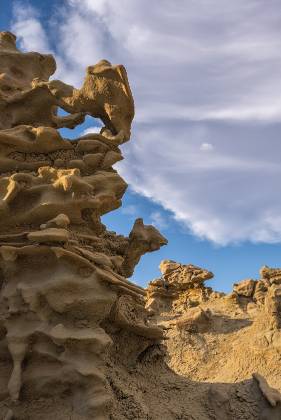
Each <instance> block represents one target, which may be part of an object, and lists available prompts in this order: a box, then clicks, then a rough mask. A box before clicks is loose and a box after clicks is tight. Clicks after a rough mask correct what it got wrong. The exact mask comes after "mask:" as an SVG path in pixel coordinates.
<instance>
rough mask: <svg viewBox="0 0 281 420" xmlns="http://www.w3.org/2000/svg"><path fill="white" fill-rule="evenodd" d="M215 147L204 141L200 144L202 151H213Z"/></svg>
mask: <svg viewBox="0 0 281 420" xmlns="http://www.w3.org/2000/svg"><path fill="white" fill-rule="evenodd" d="M213 149H214V146H213V145H212V144H211V143H202V144H201V146H200V150H202V152H211V151H212V150H213Z"/></svg>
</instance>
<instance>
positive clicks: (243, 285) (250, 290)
mask: <svg viewBox="0 0 281 420" xmlns="http://www.w3.org/2000/svg"><path fill="white" fill-rule="evenodd" d="M254 290H255V280H253V279H246V280H243V281H241V282H240V283H235V284H234V285H233V291H234V292H236V293H237V295H239V296H245V297H252V296H253V294H254Z"/></svg>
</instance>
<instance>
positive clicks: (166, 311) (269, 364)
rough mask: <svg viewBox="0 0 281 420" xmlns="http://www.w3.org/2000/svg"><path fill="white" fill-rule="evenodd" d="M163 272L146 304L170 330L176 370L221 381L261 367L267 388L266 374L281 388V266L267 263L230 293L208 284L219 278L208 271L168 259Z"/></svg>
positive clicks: (171, 363) (153, 283)
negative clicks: (214, 277)
mask: <svg viewBox="0 0 281 420" xmlns="http://www.w3.org/2000/svg"><path fill="white" fill-rule="evenodd" d="M160 270H161V272H162V277H161V278H159V279H156V280H153V281H151V282H150V284H149V286H148V292H147V303H146V308H147V310H148V311H149V312H150V317H151V319H154V322H155V324H156V325H158V326H162V327H164V328H165V330H166V333H165V338H166V340H165V343H166V347H167V353H166V361H167V363H168V365H169V366H170V367H171V369H173V370H174V371H175V372H177V373H179V374H181V375H184V376H187V377H188V378H190V379H192V380H197V381H210V382H215V383H216V382H237V381H241V380H244V379H246V378H249V377H250V376H251V374H252V373H254V372H255V371H258V372H259V374H255V375H254V376H255V378H256V379H257V381H258V383H259V384H260V385H261V388H263V383H264V382H263V381H264V379H261V375H260V374H262V375H263V376H264V377H265V378H267V380H268V381H269V382H270V383H271V384H272V385H273V386H274V387H276V388H277V389H278V390H279V391H281V365H280V351H281V329H280V326H281V270H280V269H271V268H268V267H263V268H262V269H261V270H260V275H261V278H260V279H259V280H254V279H246V280H243V281H241V282H240V283H236V284H234V286H233V292H232V293H230V294H228V295H226V294H223V293H218V292H215V291H213V290H212V288H210V287H206V286H205V284H204V282H205V281H206V280H208V279H211V278H212V277H213V274H212V273H211V272H209V271H207V270H205V269H201V268H199V267H195V266H192V265H182V264H179V263H176V262H174V261H167V260H165V261H163V262H162V263H161V264H160ZM264 389H269V388H268V387H267V386H265V387H264ZM274 392H275V391H274ZM279 398H280V394H279V393H278V397H277V401H278V399H279ZM269 399H270V397H269ZM273 405H275V404H273ZM277 418H278V417H277ZM280 418H281V417H280Z"/></svg>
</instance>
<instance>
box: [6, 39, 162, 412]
mask: <svg viewBox="0 0 281 420" xmlns="http://www.w3.org/2000/svg"><path fill="white" fill-rule="evenodd" d="M55 69H56V63H55V60H54V58H53V57H52V56H51V55H42V54H39V53H36V52H31V53H23V52H21V51H19V50H18V49H17V47H16V37H15V36H14V35H13V34H11V33H9V32H2V33H1V35H0V128H1V130H0V267H1V295H0V296H1V301H0V333H1V336H0V338H1V375H0V384H1V398H2V399H3V400H6V399H7V401H10V402H11V404H10V406H11V410H13V412H14V415H15V416H23V417H22V418H27V417H28V418H38V416H37V415H36V410H37V409H35V408H34V410H35V411H34V413H33V412H32V408H31V406H32V404H35V402H34V401H35V400H38V399H40V398H41V397H43V398H46V399H47V400H48V401H51V399H52V401H53V402H52V403H51V402H50V405H49V412H48V413H49V414H48V413H46V416H47V417H48V418H50V414H51V413H52V412H54V413H56V410H57V409H56V407H58V410H62V411H61V414H60V417H59V418H69V415H68V412H72V411H73V412H74V413H75V416H77V417H75V418H80V417H79V416H82V417H83V418H84V417H85V416H86V417H87V418H88V417H89V418H106V417H107V416H108V415H109V414H108V413H109V411H110V406H111V402H112V391H111V390H110V385H109V384H108V381H107V379H106V362H105V360H106V357H107V352H108V349H109V347H110V346H113V340H112V338H111V337H110V335H109V334H108V333H107V332H106V328H105V327H104V328H103V327H102V324H104V325H106V324H107V323H108V324H110V326H111V328H115V329H116V330H117V331H118V330H122V331H130V333H131V334H136V335H137V337H143V338H144V339H143V346H142V349H141V351H143V350H144V349H145V346H148V345H149V344H151V343H153V342H154V341H157V340H159V339H160V338H161V337H162V330H161V329H160V328H158V327H155V326H149V322H148V320H147V315H146V310H145V309H144V299H143V296H144V294H145V292H144V290H143V289H141V288H140V287H138V286H137V285H135V284H132V283H130V282H129V281H128V280H127V279H126V277H127V276H128V275H131V274H132V273H133V271H134V267H135V264H136V263H137V262H138V261H139V259H140V258H141V256H142V255H143V254H144V253H145V252H149V251H154V250H156V249H159V247H160V246H162V245H164V244H166V243H167V241H166V239H165V238H163V236H161V235H160V233H159V232H157V231H156V229H155V228H153V227H152V226H151V227H148V226H145V225H144V224H143V223H142V221H141V220H138V221H137V222H136V224H135V227H134V228H133V230H132V234H131V235H130V237H129V238H126V237H123V236H121V235H116V234H115V233H114V232H108V231H107V230H106V228H105V226H104V225H103V224H102V223H101V221H100V217H101V215H103V214H105V213H107V212H109V211H112V210H114V209H116V208H118V207H119V206H120V205H121V199H122V196H123V194H124V193H125V190H126V187H127V185H126V183H125V181H124V180H123V179H122V178H121V177H120V176H119V175H118V173H117V172H116V171H115V170H114V169H113V168H112V165H113V164H114V163H116V162H117V161H119V160H121V159H122V155H121V151H120V149H119V147H118V146H119V144H121V143H123V142H124V141H127V140H129V137H130V127H131V122H132V119H133V116H134V102H133V97H132V94H131V90H130V86H129V82H128V78H127V75H126V70H125V68H124V67H123V66H112V65H111V64H110V63H109V62H108V61H105V60H103V61H101V62H100V63H98V64H96V65H94V66H91V67H88V69H87V72H86V77H85V81H84V84H83V86H82V88H81V89H75V88H74V87H72V86H69V85H66V84H64V83H63V82H61V81H58V80H52V81H49V77H50V76H51V75H52V74H53V73H54V71H55ZM58 107H61V108H63V109H64V110H65V111H67V112H68V113H69V115H67V116H65V117H60V116H58V115H57V108H58ZM87 114H88V115H91V116H94V117H97V118H101V119H102V121H103V122H104V124H105V127H104V128H103V129H102V130H101V133H100V134H88V135H87V136H84V137H81V138H78V139H76V140H73V141H70V140H68V139H64V138H62V137H61V135H60V134H59V132H58V131H57V128H60V127H68V128H73V127H75V126H76V125H77V124H79V123H81V122H83V120H84V117H85V115H87ZM130 308H133V310H134V311H135V312H136V313H135V317H132V316H130ZM16 402H18V404H16ZM13 404H14V405H15V406H16V408H12V406H13ZM36 404H37V406H38V407H37V408H38V409H39V408H40V407H39V406H40V404H39V405H38V403H36ZM36 404H35V405H36ZM52 404H53V406H52ZM29 407H30V408H29ZM59 407H60V408H59ZM0 410H1V415H2V414H3V415H4V414H5V413H4V412H5V407H4V406H2V407H1V408H0ZM6 411H7V410H6ZM23 413H25V414H23ZM47 414H48V415H47ZM25 415H26V417H25ZM42 415H43V416H44V415H45V414H44V410H43V414H42ZM64 416H65V417H64ZM47 417H46V418H47ZM82 417H81V418H82ZM16 418H18V417H16ZM42 418H43V417H42ZM44 418H45V417H44Z"/></svg>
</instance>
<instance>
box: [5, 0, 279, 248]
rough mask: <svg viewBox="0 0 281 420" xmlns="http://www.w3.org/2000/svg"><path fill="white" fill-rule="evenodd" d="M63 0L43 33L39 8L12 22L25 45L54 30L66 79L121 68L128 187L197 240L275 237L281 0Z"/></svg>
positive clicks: (43, 41) (41, 41)
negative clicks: (131, 110)
mask: <svg viewBox="0 0 281 420" xmlns="http://www.w3.org/2000/svg"><path fill="white" fill-rule="evenodd" d="M187 3H188V4H187ZM65 4H66V5H67V6H66V7H65V8H64V7H62V8H61V10H60V13H59V14H56V13H54V16H53V26H52V28H53V30H52V31H51V32H50V34H49V37H50V40H48V39H47V37H46V32H45V31H44V29H43V26H42V23H41V21H40V19H39V17H38V15H36V13H35V12H34V11H33V12H32V13H31V14H28V13H25V14H22V12H20V11H19V9H17V10H16V11H15V19H14V25H13V27H12V29H13V30H14V31H15V32H17V33H18V34H19V35H20V36H21V43H22V45H23V46H24V48H25V49H33V50H34V49H38V50H41V51H42V52H44V51H48V50H49V45H53V44H54V42H53V43H52V42H49V41H52V40H54V39H55V44H56V51H55V54H56V58H57V62H58V67H59V70H58V72H57V76H56V77H61V78H63V79H64V80H65V81H67V82H69V83H73V84H76V85H77V84H79V83H81V81H82V79H83V76H84V71H85V67H86V66H87V65H90V64H93V63H95V62H97V61H98V60H100V59H102V58H107V59H109V60H110V61H112V62H114V63H123V64H124V65H125V66H126V68H127V70H128V74H129V79H130V83H131V86H132V91H133V93H134V97H135V102H136V118H135V123H134V129H133V136H132V141H131V142H130V143H128V144H126V145H124V146H123V152H124V154H125V155H126V159H125V160H124V161H122V162H120V163H118V165H117V166H118V168H119V169H120V171H121V172H122V174H123V176H124V178H125V179H126V181H127V182H129V183H130V184H131V187H132V188H133V189H135V190H136V191H138V192H139V193H141V194H143V195H145V196H147V197H150V198H151V199H153V200H155V201H157V202H158V203H160V204H162V205H163V207H165V208H167V209H169V210H170V211H172V212H173V214H174V215H175V217H176V218H177V219H178V220H180V221H181V222H182V223H183V225H184V226H186V227H188V229H190V230H191V231H192V232H193V233H194V234H195V235H197V236H199V237H201V238H207V239H209V240H211V241H213V242H216V243H219V244H226V243H229V242H237V241H241V240H251V241H254V242H255V241H262V242H280V241H281V221H280V216H279V215H280V214H281V199H280V194H279V188H280V187H279V179H280V175H281V173H280V172H281V169H280V168H281V165H280V158H279V157H280V156H281V146H280V138H279V137H280V135H279V133H280V131H281V130H280V129H281V95H280V92H281V78H280V72H279V69H280V67H281V54H280V51H281V27H280V20H281V9H280V7H279V6H280V5H279V3H278V2H276V0H268V1H267V3H266V5H267V7H265V6H264V2H261V1H259V0H248V1H246V2H245V1H244V0H236V1H235V2H226V1H225V0H196V1H193V0H192V1H189V2H186V1H184V0H178V1H176V2H171V1H169V0H163V1H162V2H161V6H160V5H159V2H151V1H150V0H119V1H118V2H117V1H116V0H66V3H65ZM29 19H31V20H29ZM27 22H29V23H30V24H29V25H27ZM56 23H57V24H56ZM202 152H206V153H202ZM209 152H211V153H209ZM160 215H161V213H160ZM155 217H156V218H157V217H158V216H157V215H156V216H155V215H154V218H155ZM155 221H156V219H155ZM156 224H157V223H156Z"/></svg>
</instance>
